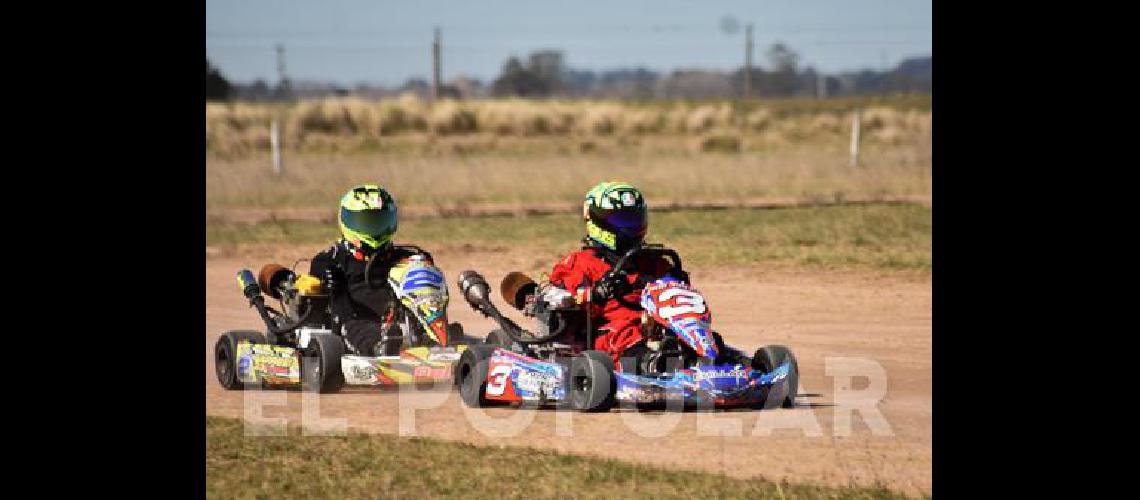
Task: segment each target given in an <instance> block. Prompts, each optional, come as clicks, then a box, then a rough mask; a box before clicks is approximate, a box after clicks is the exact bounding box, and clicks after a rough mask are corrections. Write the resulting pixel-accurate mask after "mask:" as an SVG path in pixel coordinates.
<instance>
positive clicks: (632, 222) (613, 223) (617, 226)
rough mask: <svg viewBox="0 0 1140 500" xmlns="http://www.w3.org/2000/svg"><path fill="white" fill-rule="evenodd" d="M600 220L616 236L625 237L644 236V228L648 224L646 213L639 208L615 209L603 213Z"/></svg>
mask: <svg viewBox="0 0 1140 500" xmlns="http://www.w3.org/2000/svg"><path fill="white" fill-rule="evenodd" d="M602 221H603V224H604V225H606V226H609V227H608V228H609V229H610V230H611V231H613V232H615V233H617V234H618V236H624V237H627V238H634V237H638V238H639V237H642V236H645V229H646V227H647V226H648V225H649V224H648V217H647V214H646V213H645V212H644V211H639V210H615V211H613V212H610V213H608V214H607V213H603V214H602Z"/></svg>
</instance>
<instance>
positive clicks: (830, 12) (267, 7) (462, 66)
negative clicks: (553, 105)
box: [206, 0, 932, 86]
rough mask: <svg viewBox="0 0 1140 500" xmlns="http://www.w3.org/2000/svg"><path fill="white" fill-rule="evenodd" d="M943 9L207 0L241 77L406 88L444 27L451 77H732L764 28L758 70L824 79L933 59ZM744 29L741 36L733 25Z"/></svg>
mask: <svg viewBox="0 0 1140 500" xmlns="http://www.w3.org/2000/svg"><path fill="white" fill-rule="evenodd" d="M931 9H932V5H931V0H924V1H907V0H765V1H761V0H751V1H747V0H724V1H717V0H629V1H620V0H577V1H573V2H555V1H542V0H525V1H522V0H520V1H505V0H467V1H440V0H416V1H411V0H405V1H401V2H395V1H383V0H371V1H367V0H323V1H316V0H307V1H306V0H207V1H206V57H207V58H208V59H209V60H210V62H211V63H212V64H213V65H215V66H216V67H218V68H219V69H220V70H221V72H222V74H223V75H225V77H226V78H228V79H230V80H232V81H237V82H250V81H253V80H255V79H258V78H260V79H264V80H266V81H267V82H270V83H272V82H276V81H277V62H276V49H275V48H274V47H275V46H276V45H277V44H279V43H280V44H282V45H283V46H284V47H285V71H286V74H287V75H288V76H289V77H290V78H291V79H293V80H316V81H328V82H335V83H339V84H342V85H354V84H356V83H361V82H367V83H372V84H380V85H387V86H395V85H399V84H401V83H403V82H405V81H406V80H407V79H408V78H413V77H414V78H423V79H430V76H431V44H432V30H433V29H434V28H435V27H439V28H440V30H441V32H442V42H443V47H442V59H443V62H442V66H443V67H442V71H443V78H444V80H451V79H453V78H455V77H457V76H460V75H466V76H469V77H473V78H478V79H480V80H484V81H489V80H492V79H493V78H494V77H495V76H496V75H498V74H499V70H500V69H501V68H502V65H503V62H504V61H506V59H507V58H508V57H510V56H518V57H520V58H525V57H526V55H527V54H528V53H530V52H531V51H533V50H539V49H560V50H562V51H563V54H564V62H565V64H566V65H567V66H569V67H571V68H573V69H582V70H587V69H588V70H606V69H615V68H632V67H644V68H647V69H651V70H655V71H661V72H668V71H672V70H675V69H711V70H733V69H736V68H739V67H740V66H742V65H743V61H744V25H745V24H748V23H752V24H753V25H754V34H753V38H754V40H755V49H754V50H755V51H754V55H753V64H756V65H759V66H765V65H766V64H767V61H766V60H765V58H764V51H765V49H766V48H767V47H768V46H770V45H771V44H773V43H775V42H777V41H779V42H784V43H785V44H787V45H788V46H789V47H791V48H792V49H793V50H795V51H796V52H797V53H799V55H800V60H801V63H802V64H803V65H810V66H812V67H814V68H816V69H817V70H820V71H823V72H825V73H836V72H841V71H848V70H858V69H865V68H873V69H882V68H885V67H893V66H895V65H897V64H898V62H899V61H901V60H902V59H905V58H907V57H913V56H923V55H931V52H932V51H931V44H932V38H931V37H932V27H931ZM734 26H735V27H736V29H735V30H733V27H734Z"/></svg>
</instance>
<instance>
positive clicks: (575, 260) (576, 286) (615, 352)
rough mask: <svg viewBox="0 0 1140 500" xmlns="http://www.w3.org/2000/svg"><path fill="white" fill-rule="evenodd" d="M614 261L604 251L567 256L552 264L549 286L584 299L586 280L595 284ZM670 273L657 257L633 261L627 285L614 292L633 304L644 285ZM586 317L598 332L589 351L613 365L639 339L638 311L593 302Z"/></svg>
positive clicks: (615, 303) (608, 302) (610, 302)
mask: <svg viewBox="0 0 1140 500" xmlns="http://www.w3.org/2000/svg"><path fill="white" fill-rule="evenodd" d="M617 259H618V255H616V254H615V253H613V252H610V251H608V250H606V249H604V248H584V249H582V250H579V251H577V252H574V253H571V254H570V255H567V256H566V257H565V258H563V259H562V261H560V262H559V263H557V264H555V265H554V269H553V271H551V273H550V277H549V280H550V284H552V285H554V286H557V287H560V288H563V289H565V290H566V291H568V292H570V293H571V294H573V295H574V296H576V297H584V295H583V294H586V293H591V290H590V288H591V287H588V286H587V285H586V282H587V280H588V281H589V283H592V284H596V283H598V281H599V280H601V279H602V276H603V275H605V274H606V272H607V271H609V270H610V269H611V268H613V264H614V263H616V262H617ZM627 269H628V268H627ZM671 272H672V266H671V265H670V263H669V261H667V260H665V259H664V258H661V257H659V256H658V257H656V258H648V257H646V258H640V259H636V258H635V260H634V262H633V266H632V270H631V271H630V272H629V275H628V276H627V277H626V280H625V281H626V283H625V285H628V286H623V287H619V288H618V291H617V293H620V294H621V295H623V296H624V297H625V299H626V300H627V301H629V302H633V303H637V302H638V301H639V298H640V295H641V289H642V288H643V287H644V284H645V283H647V282H651V281H653V280H654V279H656V278H660V277H663V276H665V275H667V274H671ZM677 277H678V278H681V277H680V276H677ZM686 278H687V277H686ZM589 314H590V317H591V321H593V322H594V324H595V325H598V333H599V335H598V336H597V337H596V338H595V340H594V346H593V348H594V349H597V350H600V351H605V352H607V353H609V354H610V356H612V357H613V359H614V363H615V365H616V364H618V363H619V362H620V359H621V357H622V353H624V352H626V350H627V349H630V348H631V347H633V346H634V345H636V344H638V342H641V340H642V339H643V336H642V325H641V311H640V310H634V309H630V308H628V307H626V306H624V305H622V304H621V303H620V302H618V301H617V300H613V299H609V300H602V301H598V302H593V305H592V307H591V308H590V312H589Z"/></svg>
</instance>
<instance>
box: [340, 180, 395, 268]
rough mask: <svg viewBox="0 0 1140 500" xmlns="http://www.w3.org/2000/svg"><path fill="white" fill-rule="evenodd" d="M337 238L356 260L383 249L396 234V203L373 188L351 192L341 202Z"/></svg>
mask: <svg viewBox="0 0 1140 500" xmlns="http://www.w3.org/2000/svg"><path fill="white" fill-rule="evenodd" d="M337 221H338V222H339V223H340V234H341V236H343V237H344V242H345V244H346V246H348V247H349V250H351V251H352V252H353V253H354V254H357V253H359V254H360V255H357V257H358V258H362V257H363V256H364V255H367V254H371V253H373V252H375V251H377V250H380V249H383V248H385V247H387V246H388V245H391V243H392V236H393V235H394V234H396V200H394V199H392V195H390V194H388V192H387V191H385V190H384V188H382V187H380V186H377V185H376V184H362V185H360V186H356V187H354V188H352V189H350V190H349V191H348V192H347V193H345V195H344V197H342V198H341V199H340V214H339V215H338V216H337Z"/></svg>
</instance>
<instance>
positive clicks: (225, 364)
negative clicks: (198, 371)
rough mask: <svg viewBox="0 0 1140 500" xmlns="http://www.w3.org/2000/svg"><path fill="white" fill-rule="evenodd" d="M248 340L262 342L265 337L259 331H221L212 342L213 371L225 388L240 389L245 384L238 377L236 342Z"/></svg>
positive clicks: (254, 342) (256, 342) (255, 342)
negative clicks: (215, 341)
mask: <svg viewBox="0 0 1140 500" xmlns="http://www.w3.org/2000/svg"><path fill="white" fill-rule="evenodd" d="M242 341H248V342H250V343H253V344H264V343H265V337H264V336H263V335H261V332H254V331H246V330H239V331H233V332H226V333H223V334H222V336H221V337H219V338H218V342H217V343H216V344H214V373H215V374H217V376H218V382H219V383H221V384H222V387H224V388H225V389H226V390H230V391H235V390H236V391H240V390H242V389H245V384H244V383H242V381H241V378H239V377H238V370H237V363H238V360H237V345H238V342H242Z"/></svg>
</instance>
